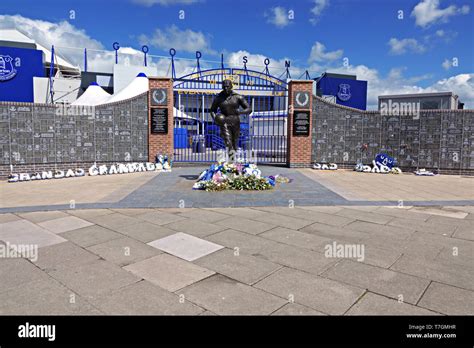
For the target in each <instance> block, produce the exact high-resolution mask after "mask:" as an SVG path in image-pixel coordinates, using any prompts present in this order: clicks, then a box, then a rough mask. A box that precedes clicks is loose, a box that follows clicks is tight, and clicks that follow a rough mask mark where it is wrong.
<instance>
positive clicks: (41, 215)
mask: <svg viewBox="0 0 474 348" xmlns="http://www.w3.org/2000/svg"><path fill="white" fill-rule="evenodd" d="M17 215H18V216H20V217H21V218H22V219H26V220H28V221H31V222H34V223H38V222H43V221H48V220H53V219H58V218H62V217H67V216H68V214H66V213H64V212H62V211H35V212H31V213H20V214H17Z"/></svg>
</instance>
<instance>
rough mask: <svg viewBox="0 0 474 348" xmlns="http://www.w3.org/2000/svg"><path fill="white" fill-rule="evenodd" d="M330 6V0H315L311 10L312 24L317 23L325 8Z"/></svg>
mask: <svg viewBox="0 0 474 348" xmlns="http://www.w3.org/2000/svg"><path fill="white" fill-rule="evenodd" d="M328 6H329V0H313V7H312V8H311V10H310V12H311V14H312V15H313V17H311V18H310V20H309V21H310V22H311V23H312V24H316V23H317V22H318V21H319V17H320V16H321V14H322V13H323V11H324V9H326V8H327V7H328Z"/></svg>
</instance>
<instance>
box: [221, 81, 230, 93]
mask: <svg viewBox="0 0 474 348" xmlns="http://www.w3.org/2000/svg"><path fill="white" fill-rule="evenodd" d="M222 90H223V91H224V92H225V93H226V94H230V93H231V92H232V81H231V80H224V81H223V82H222Z"/></svg>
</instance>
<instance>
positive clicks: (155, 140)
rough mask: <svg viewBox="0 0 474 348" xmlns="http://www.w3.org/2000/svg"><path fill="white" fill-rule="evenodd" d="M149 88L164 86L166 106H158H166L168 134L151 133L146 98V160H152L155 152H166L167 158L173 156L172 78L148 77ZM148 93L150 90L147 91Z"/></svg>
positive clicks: (150, 107) (149, 106)
mask: <svg viewBox="0 0 474 348" xmlns="http://www.w3.org/2000/svg"><path fill="white" fill-rule="evenodd" d="M148 79H149V83H150V90H151V89H152V88H166V89H167V91H168V104H167V106H160V108H164V107H167V108H168V134H151V110H152V106H151V98H150V97H149V98H148V110H149V112H148V114H149V116H148V117H149V122H148V124H149V127H148V160H149V161H150V162H154V160H155V156H156V154H167V155H168V157H169V158H173V153H174V143H173V132H174V119H173V105H174V100H173V80H172V79H170V78H161V77H149V78H148ZM149 93H150V92H149Z"/></svg>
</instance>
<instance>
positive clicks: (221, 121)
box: [214, 114, 225, 126]
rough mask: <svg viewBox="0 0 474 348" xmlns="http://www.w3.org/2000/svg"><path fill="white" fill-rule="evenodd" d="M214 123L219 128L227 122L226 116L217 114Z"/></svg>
mask: <svg viewBox="0 0 474 348" xmlns="http://www.w3.org/2000/svg"><path fill="white" fill-rule="evenodd" d="M214 121H215V122H216V124H217V125H218V126H222V125H223V124H224V121H225V116H224V115H222V114H217V115H216V117H215V118H214Z"/></svg>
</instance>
